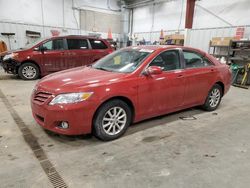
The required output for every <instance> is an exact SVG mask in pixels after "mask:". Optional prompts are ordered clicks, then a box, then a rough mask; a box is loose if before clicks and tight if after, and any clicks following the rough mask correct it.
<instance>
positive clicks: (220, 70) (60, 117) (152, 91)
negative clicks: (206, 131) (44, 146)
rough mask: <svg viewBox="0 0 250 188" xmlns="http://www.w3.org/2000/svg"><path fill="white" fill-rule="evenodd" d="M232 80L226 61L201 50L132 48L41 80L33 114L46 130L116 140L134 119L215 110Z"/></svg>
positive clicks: (34, 100)
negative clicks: (196, 109)
mask: <svg viewBox="0 0 250 188" xmlns="http://www.w3.org/2000/svg"><path fill="white" fill-rule="evenodd" d="M230 80H231V72H230V70H229V68H228V66H227V65H224V64H221V63H220V62H219V61H217V60H216V59H215V58H213V57H212V56H210V55H209V54H207V53H205V52H203V51H200V50H197V49H193V48H187V47H177V46H138V47H129V48H124V49H121V50H119V51H116V52H114V53H112V54H110V55H108V56H106V57H104V58H102V59H101V60H99V61H97V62H96V63H95V64H93V65H92V66H86V67H81V68H74V69H71V70H67V71H62V72H58V73H55V74H52V75H49V76H47V77H45V78H43V79H42V80H41V81H40V82H38V84H37V85H36V87H35V89H34V92H33V94H32V97H31V105H32V112H33V116H34V118H35V120H36V121H37V122H38V124H40V125H41V126H42V127H43V128H45V129H48V130H51V131H54V132H57V133H60V134H65V135H79V134H87V133H94V134H95V135H96V137H98V138H99V139H102V140H113V139H116V138H118V137H120V136H121V135H122V134H123V133H124V132H125V131H126V129H127V128H128V126H129V125H130V124H131V123H133V122H138V121H141V120H144V119H147V118H151V117H154V116H159V115H163V114H167V113H170V112H174V111H178V110H181V109H184V108H190V107H193V106H202V107H203V108H204V109H205V110H208V111H212V110H215V109H216V108H217V107H218V106H219V104H220V101H221V98H222V96H223V95H225V94H226V92H227V91H228V90H229V87H230Z"/></svg>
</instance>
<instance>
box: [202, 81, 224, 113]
mask: <svg viewBox="0 0 250 188" xmlns="http://www.w3.org/2000/svg"><path fill="white" fill-rule="evenodd" d="M221 98H222V88H221V86H220V85H218V84H215V85H214V86H213V87H212V89H211V90H210V91H209V93H208V96H207V99H206V101H205V103H204V105H203V106H202V107H203V109H205V110H207V111H213V110H215V109H216V108H218V106H219V105H220V102H221Z"/></svg>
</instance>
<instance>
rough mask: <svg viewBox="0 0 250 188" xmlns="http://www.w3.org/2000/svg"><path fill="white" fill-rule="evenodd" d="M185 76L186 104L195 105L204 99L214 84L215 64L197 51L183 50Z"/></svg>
mask: <svg viewBox="0 0 250 188" xmlns="http://www.w3.org/2000/svg"><path fill="white" fill-rule="evenodd" d="M183 57H184V62H185V76H186V79H187V81H186V92H185V101H184V104H186V105H197V104H201V103H202V102H204V101H205V99H206V97H207V94H208V92H209V90H210V89H211V87H212V85H213V84H214V83H213V82H214V77H215V76H216V74H217V73H216V72H217V69H215V65H214V64H213V63H212V62H211V61H210V60H209V59H207V58H206V57H204V56H203V55H201V54H200V53H198V52H195V51H191V50H183Z"/></svg>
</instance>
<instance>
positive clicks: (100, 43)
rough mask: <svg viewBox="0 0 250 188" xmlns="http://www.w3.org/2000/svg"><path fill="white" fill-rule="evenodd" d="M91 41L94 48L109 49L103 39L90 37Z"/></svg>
mask: <svg viewBox="0 0 250 188" xmlns="http://www.w3.org/2000/svg"><path fill="white" fill-rule="evenodd" d="M89 42H90V44H91V46H92V49H107V48H108V47H107V45H106V44H105V43H104V42H103V41H101V40H97V39H89Z"/></svg>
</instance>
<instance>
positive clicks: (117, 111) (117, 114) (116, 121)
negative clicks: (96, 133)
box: [102, 107, 127, 135]
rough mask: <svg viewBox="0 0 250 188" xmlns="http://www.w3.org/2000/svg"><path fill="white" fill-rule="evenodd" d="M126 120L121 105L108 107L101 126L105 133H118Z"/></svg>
mask: <svg viewBox="0 0 250 188" xmlns="http://www.w3.org/2000/svg"><path fill="white" fill-rule="evenodd" d="M126 122H127V114H126V112H125V110H124V109H123V108H121V107H113V108H111V109H109V110H108V111H107V112H106V113H105V115H104V116H103V120H102V127H103V130H104V132H105V133H106V134H108V135H116V134H118V133H120V132H121V131H122V130H123V128H124V127H125V125H126Z"/></svg>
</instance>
